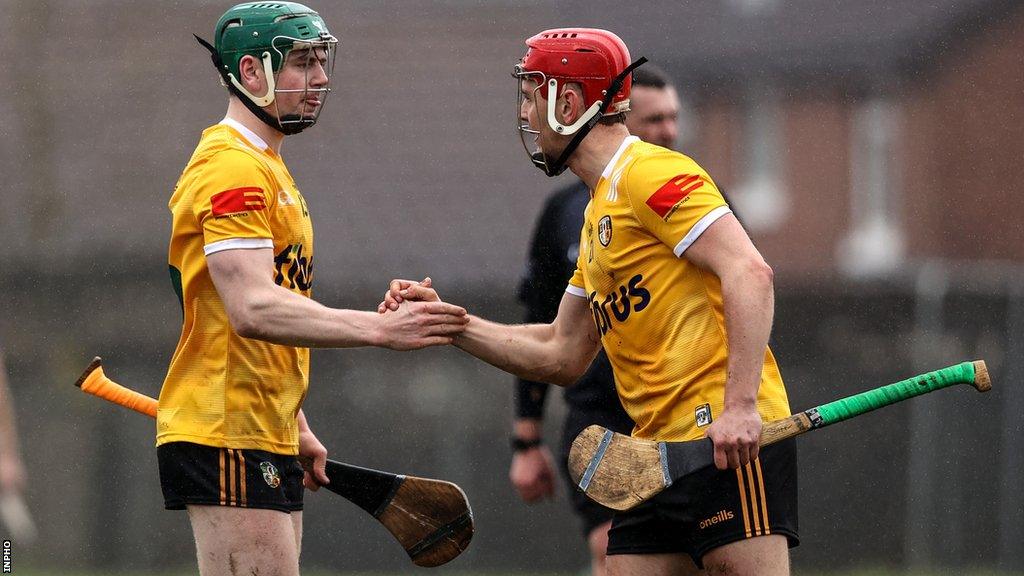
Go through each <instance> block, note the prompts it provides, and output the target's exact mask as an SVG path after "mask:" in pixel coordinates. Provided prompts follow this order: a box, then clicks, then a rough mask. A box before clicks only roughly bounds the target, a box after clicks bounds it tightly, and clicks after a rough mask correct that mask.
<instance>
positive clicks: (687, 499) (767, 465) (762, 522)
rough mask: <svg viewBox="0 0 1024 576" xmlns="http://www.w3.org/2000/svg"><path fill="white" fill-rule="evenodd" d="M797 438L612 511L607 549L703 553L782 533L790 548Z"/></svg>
mask: <svg viewBox="0 0 1024 576" xmlns="http://www.w3.org/2000/svg"><path fill="white" fill-rule="evenodd" d="M796 492H797V468H796V441H795V439H792V438H791V439H789V440H784V441H782V442H779V443H778V444H773V445H771V446H766V447H764V448H762V449H761V451H760V452H759V454H758V458H757V460H755V461H753V462H751V463H750V464H748V465H747V466H744V467H742V468H740V469H738V470H718V469H717V468H715V467H714V466H711V467H709V468H704V469H702V470H699V471H697V472H694V473H693V474H690V475H689V476H687V477H685V478H682V479H680V480H677V481H676V482H675V483H674V484H672V486H670V487H669V488H667V489H666V490H665V491H664V492H662V493H660V494H658V495H657V496H655V497H654V498H651V499H650V500H649V501H647V502H644V503H643V504H641V505H639V506H637V507H636V508H633V509H632V510H628V511H626V512H620V513H618V514H616V515H615V520H614V521H613V522H612V528H611V530H609V531H608V554H609V555H611V554H668V553H679V552H684V553H686V554H689V555H690V557H691V558H693V561H694V563H696V564H697V566H698V567H703V565H702V563H701V558H703V556H704V555H705V554H707V553H708V552H710V551H711V550H714V549H715V548H718V547H719V546H724V545H726V544H729V543H731V542H736V541H738V540H744V539H746V538H753V537H755V536H765V535H769V534H781V535H783V536H785V537H786V538H787V539H788V540H789V547H790V548H792V547H794V546H796V545H797V544H799V542H800V539H799V536H798V535H797V495H796Z"/></svg>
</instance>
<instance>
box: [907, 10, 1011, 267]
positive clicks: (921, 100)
mask: <svg viewBox="0 0 1024 576" xmlns="http://www.w3.org/2000/svg"><path fill="white" fill-rule="evenodd" d="M958 48H959V49H958V50H957V51H956V52H955V53H953V54H950V55H949V57H948V58H946V59H944V60H943V61H942V62H941V64H940V66H939V69H938V70H937V73H936V74H934V75H933V76H931V77H929V78H927V79H926V80H924V81H922V82H920V83H917V84H916V85H914V86H912V87H911V88H910V89H909V90H908V92H907V97H906V99H905V103H906V108H905V111H904V113H905V134H904V143H905V146H906V148H905V153H906V168H905V176H906V177H905V179H904V218H905V222H906V225H907V229H908V232H909V234H908V237H909V243H908V244H909V251H910V254H912V255H914V256H942V257H950V258H970V259H1010V260H1016V261H1021V260H1024V59H1022V58H1021V54H1024V10H1019V11H1018V13H1017V15H1016V16H1015V17H1013V18H1010V19H1008V20H1006V21H1004V22H1002V23H1000V24H999V25H996V26H994V27H993V28H992V29H990V31H989V32H988V33H987V34H985V35H984V36H982V37H980V38H976V39H974V40H973V41H969V42H965V43H964V44H963V45H962V46H960V47H958Z"/></svg>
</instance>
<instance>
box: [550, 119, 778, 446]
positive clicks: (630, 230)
mask: <svg viewBox="0 0 1024 576" xmlns="http://www.w3.org/2000/svg"><path fill="white" fill-rule="evenodd" d="M730 212H731V210H730V209H729V206H728V205H727V204H726V202H725V199H724V198H723V197H722V194H721V193H720V192H719V191H718V189H717V187H716V186H715V184H714V182H713V181H712V180H711V177H710V176H708V174H707V173H706V172H705V171H704V170H703V169H702V168H701V167H700V166H698V165H697V163H696V162H694V161H693V160H691V159H690V158H688V157H686V156H684V155H682V154H679V153H677V152H673V151H671V150H667V149H665V148H661V147H659V146H655V145H653V144H648V143H646V142H643V141H641V140H640V139H638V138H636V137H634V136H630V137H628V138H627V139H626V140H625V141H624V142H623V143H622V146H621V147H620V148H619V150H618V151H617V152H616V154H615V156H614V157H613V158H612V160H611V161H610V162H609V164H608V166H607V167H606V168H605V170H604V172H603V174H602V176H601V178H600V179H599V180H598V183H597V186H596V187H595V188H594V190H593V191H592V195H591V199H590V204H589V205H588V206H587V209H586V212H585V218H584V225H583V230H582V232H581V235H580V254H579V258H578V260H577V267H576V272H575V274H574V275H573V277H572V279H571V280H570V281H569V286H568V287H567V291H568V292H569V293H571V294H573V295H575V296H580V297H583V298H587V299H588V301H589V303H590V307H591V311H592V313H593V318H594V322H595V324H596V325H597V329H598V331H599V332H600V334H601V339H602V343H603V345H604V349H605V351H606V352H607V353H608V358H609V360H611V364H612V367H613V370H614V373H615V385H616V388H617V389H618V392H619V397H620V399H621V400H622V405H623V407H625V409H626V411H627V412H628V413H629V415H630V416H631V417H632V418H633V420H634V421H635V422H636V427H635V428H634V429H633V435H634V436H636V437H639V438H647V439H652V440H671V441H675V440H695V439H698V438H702V437H704V435H705V433H704V430H703V429H704V428H705V427H706V426H707V425H708V424H710V423H711V422H712V421H713V420H714V418H715V417H716V416H717V415H718V414H721V412H722V408H723V406H724V401H725V378H726V358H727V354H728V347H727V340H726V332H725V316H724V312H723V307H722V288H721V283H720V281H719V279H718V277H717V276H715V275H714V274H712V273H711V272H709V271H707V270H702V269H701V268H699V267H698V266H697V265H695V264H693V263H692V262H690V261H688V260H687V259H686V249H687V248H689V246H690V245H692V244H693V242H694V241H696V240H697V238H699V237H700V235H701V234H702V233H703V232H704V231H705V230H706V229H707V228H708V227H709V226H711V224H713V223H714V222H715V221H716V220H717V219H718V218H720V217H722V216H724V215H726V214H729V213H730ZM758 409H759V411H760V413H761V417H762V418H764V419H765V420H766V421H767V420H774V419H777V418H783V417H785V416H789V414H790V412H789V401H788V399H787V398H786V390H785V387H784V386H783V383H782V377H781V375H780V374H779V369H778V366H777V365H776V363H775V358H774V357H773V356H772V353H771V350H769V349H767V348H766V349H765V355H764V368H763V370H762V372H761V385H760V389H759V391H758Z"/></svg>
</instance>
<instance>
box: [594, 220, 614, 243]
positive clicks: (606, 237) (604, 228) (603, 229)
mask: <svg viewBox="0 0 1024 576" xmlns="http://www.w3.org/2000/svg"><path fill="white" fill-rule="evenodd" d="M597 239H598V240H600V241H601V246H608V244H610V243H611V241H612V217H611V216H605V217H604V218H601V221H600V222H598V223H597Z"/></svg>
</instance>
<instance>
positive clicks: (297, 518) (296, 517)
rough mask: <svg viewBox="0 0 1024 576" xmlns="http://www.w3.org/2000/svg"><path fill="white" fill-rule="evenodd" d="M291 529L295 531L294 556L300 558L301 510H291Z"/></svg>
mask: <svg viewBox="0 0 1024 576" xmlns="http://www.w3.org/2000/svg"><path fill="white" fill-rule="evenodd" d="M291 517H292V530H294V531H295V557H296V558H300V559H301V558H302V511H301V510H300V511H298V512H292V513H291Z"/></svg>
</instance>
